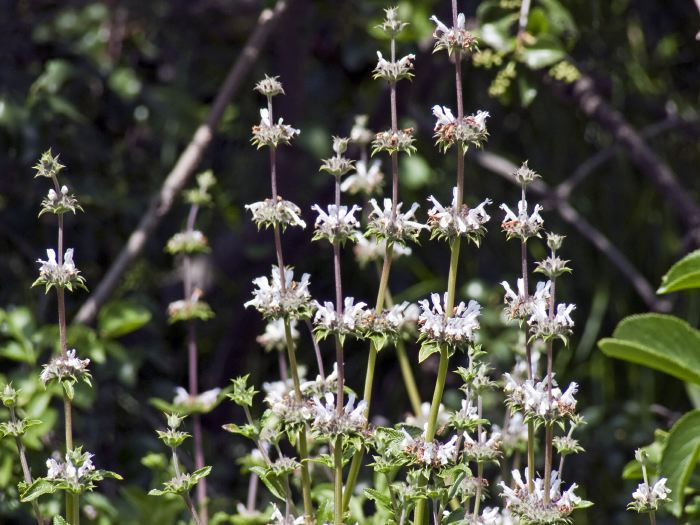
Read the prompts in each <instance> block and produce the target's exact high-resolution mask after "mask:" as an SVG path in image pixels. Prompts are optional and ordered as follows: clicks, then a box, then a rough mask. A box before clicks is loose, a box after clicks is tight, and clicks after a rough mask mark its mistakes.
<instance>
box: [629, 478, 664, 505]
mask: <svg viewBox="0 0 700 525" xmlns="http://www.w3.org/2000/svg"><path fill="white" fill-rule="evenodd" d="M666 481H668V480H667V479H666V478H660V479H659V480H658V481H657V482H656V483H654V484H653V485H649V484H648V483H647V482H643V483H640V484H639V485H638V486H637V489H636V490H635V491H634V492H633V493H632V501H631V502H630V503H629V504H628V505H627V508H628V509H630V510H635V511H637V512H654V511H656V510H659V506H661V505H662V504H664V503H667V502H668V501H670V498H669V494H671V489H669V488H668V487H667V486H666Z"/></svg>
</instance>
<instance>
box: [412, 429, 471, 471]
mask: <svg viewBox="0 0 700 525" xmlns="http://www.w3.org/2000/svg"><path fill="white" fill-rule="evenodd" d="M401 431H402V432H403V434H404V439H403V441H402V442H401V448H402V451H403V452H404V453H405V454H407V455H408V456H409V457H410V458H411V459H412V463H414V464H417V465H425V466H428V467H433V468H439V467H442V466H445V465H448V464H450V463H454V462H455V460H456V457H457V439H458V436H452V438H451V439H450V440H449V441H448V442H447V443H440V442H439V441H437V440H434V441H426V440H425V439H424V438H423V436H422V435H420V436H416V437H413V436H411V434H409V433H408V432H407V431H406V430H405V429H401Z"/></svg>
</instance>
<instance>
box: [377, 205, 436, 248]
mask: <svg viewBox="0 0 700 525" xmlns="http://www.w3.org/2000/svg"><path fill="white" fill-rule="evenodd" d="M369 203H370V205H371V206H372V210H371V211H370V213H369V224H368V225H367V234H366V235H370V236H375V237H376V238H377V239H381V240H385V241H387V242H391V243H395V244H400V245H405V244H406V242H407V241H409V240H410V241H413V242H418V236H419V235H420V232H421V230H423V229H426V228H427V226H426V225H425V224H421V223H419V222H417V221H415V220H413V218H414V217H415V214H416V210H417V209H418V208H419V206H418V203H413V205H412V206H411V208H410V209H409V210H408V211H407V212H405V213H401V207H402V206H403V203H401V202H399V203H398V204H397V205H396V213H394V211H393V207H392V203H391V199H384V208H383V209H382V208H380V207H379V204H377V201H376V200H375V199H370V200H369Z"/></svg>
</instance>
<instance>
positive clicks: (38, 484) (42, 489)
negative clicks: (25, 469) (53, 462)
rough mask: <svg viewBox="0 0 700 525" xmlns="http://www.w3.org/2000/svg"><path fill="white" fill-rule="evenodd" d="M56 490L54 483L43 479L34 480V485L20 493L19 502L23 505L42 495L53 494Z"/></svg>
mask: <svg viewBox="0 0 700 525" xmlns="http://www.w3.org/2000/svg"><path fill="white" fill-rule="evenodd" d="M56 490H57V489H56V484H55V483H51V482H50V481H47V480H45V479H43V478H39V479H35V480H34V483H32V484H31V485H29V486H28V487H27V490H25V491H24V492H23V493H22V495H21V497H20V501H22V502H23V503H27V502H28V501H34V500H35V499H37V498H38V497H39V496H43V495H44V494H53V493H54V492H56Z"/></svg>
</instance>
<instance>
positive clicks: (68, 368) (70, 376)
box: [39, 349, 90, 385]
mask: <svg viewBox="0 0 700 525" xmlns="http://www.w3.org/2000/svg"><path fill="white" fill-rule="evenodd" d="M89 364H90V360H89V359H80V358H78V357H77V356H76V351H75V349H72V350H68V352H67V353H66V356H65V357H63V356H56V357H54V358H53V359H52V360H51V361H50V362H49V363H48V364H45V365H44V367H43V370H42V371H41V374H40V375H39V377H40V379H41V382H42V383H44V385H46V384H48V383H49V381H51V380H52V379H56V380H58V381H63V380H69V381H71V382H75V381H77V380H78V379H79V378H82V379H83V381H85V382H86V383H87V384H90V372H89V371H88V365H89Z"/></svg>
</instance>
